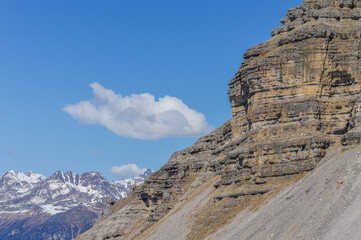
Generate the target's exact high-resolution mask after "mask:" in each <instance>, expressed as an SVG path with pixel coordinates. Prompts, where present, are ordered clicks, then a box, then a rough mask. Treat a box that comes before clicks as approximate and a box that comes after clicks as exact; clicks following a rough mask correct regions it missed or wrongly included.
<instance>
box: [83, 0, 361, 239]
mask: <svg viewBox="0 0 361 240" xmlns="http://www.w3.org/2000/svg"><path fill="white" fill-rule="evenodd" d="M281 23H282V24H283V25H282V26H280V27H279V28H277V29H275V30H273V31H272V38H270V39H269V40H267V41H266V42H264V43H261V44H259V45H257V46H255V47H252V48H250V49H249V50H248V51H247V52H246V53H245V55H244V58H245V60H244V62H243V63H242V65H241V66H240V68H239V70H238V72H237V73H236V74H235V76H234V77H233V78H232V79H231V80H230V81H229V90H228V95H229V99H230V104H231V107H232V118H231V119H230V120H229V121H227V122H226V123H224V125H222V126H221V127H219V128H218V129H216V130H214V131H213V132H211V133H210V134H208V135H207V136H204V137H202V138H200V139H199V140H198V141H197V142H195V143H194V144H193V145H192V146H190V147H189V148H187V149H184V150H182V151H179V152H176V153H174V154H173V155H172V156H171V157H170V159H169V161H168V162H167V163H166V164H165V165H164V166H163V167H162V168H161V169H160V170H158V171H156V172H154V173H152V174H151V175H150V177H149V178H148V179H147V181H145V182H144V183H143V184H142V185H140V186H138V187H136V188H135V189H134V190H133V191H132V194H131V195H130V197H129V199H127V201H126V202H120V203H118V204H114V205H115V207H114V208H113V212H112V213H110V214H108V215H107V216H105V217H104V219H102V221H100V222H98V223H97V225H96V226H95V227H94V228H93V229H92V230H90V231H88V232H86V233H85V234H84V235H83V236H82V237H80V239H92V238H95V239H102V238H105V237H106V238H110V239H119V238H120V239H134V238H137V239H159V238H158V237H159V236H167V237H168V238H172V239H173V238H174V239H177V238H178V239H206V238H208V236H210V235H211V234H212V233H213V232H214V231H216V230H217V229H219V228H221V227H224V225H226V224H227V223H228V222H229V221H232V220H233V218H235V216H236V215H237V214H238V213H239V214H241V213H244V212H242V211H243V210H245V209H248V210H252V209H257V208H258V207H259V206H261V205H262V203H264V202H265V201H267V200H269V199H271V198H273V197H274V196H276V195H277V193H279V192H280V191H281V190H282V189H283V188H284V187H286V186H287V185H289V184H293V183H294V182H296V181H297V180H299V179H300V178H301V177H303V176H304V175H305V174H307V173H308V172H310V171H311V170H313V169H314V168H316V167H317V166H318V164H319V162H320V161H321V160H322V159H324V157H325V156H326V154H327V153H329V152H330V151H331V150H332V149H334V148H336V147H340V148H341V149H342V150H343V151H345V150H347V149H349V148H352V147H353V146H355V144H360V139H361V64H360V63H361V62H360V56H361V48H360V46H361V30H360V29H361V1H360V0H344V1H342V0H305V1H304V2H303V3H302V4H301V5H300V6H298V7H295V8H292V9H290V10H289V11H288V13H287V14H286V17H285V18H283V19H282V20H281ZM185 206H187V207H185ZM195 206H196V207H195ZM161 219H162V221H159V220H161ZM155 223H157V224H155ZM114 226H117V227H116V228H115V227H114ZM169 226H176V227H174V228H172V227H169Z"/></svg>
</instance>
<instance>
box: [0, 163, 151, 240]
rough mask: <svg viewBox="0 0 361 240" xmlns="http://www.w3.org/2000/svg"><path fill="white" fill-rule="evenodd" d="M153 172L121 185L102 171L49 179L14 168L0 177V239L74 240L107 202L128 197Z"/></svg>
mask: <svg viewBox="0 0 361 240" xmlns="http://www.w3.org/2000/svg"><path fill="white" fill-rule="evenodd" d="M151 172H152V171H151V170H150V169H148V170H147V171H145V172H144V173H143V174H142V175H140V176H138V177H135V178H131V179H125V180H120V181H108V180H107V179H106V178H105V177H104V176H103V175H102V174H101V173H99V172H87V173H83V174H82V175H78V174H76V173H72V172H71V171H67V172H61V171H58V172H56V173H54V174H53V175H52V176H50V177H48V178H46V177H44V176H43V175H41V174H37V173H34V172H27V173H22V172H17V171H14V170H11V171H9V172H7V173H5V174H4V175H2V176H0V239H2V240H6V239H12V240H20V239H24V240H25V239H26V240H30V239H36V240H40V239H62V240H63V239H64V240H65V239H72V238H75V237H76V236H78V235H79V234H81V233H82V232H84V231H86V230H88V229H89V228H90V227H92V226H93V225H94V223H95V222H96V220H97V218H98V216H99V215H100V214H101V213H102V211H103V209H104V207H105V203H106V202H107V201H109V200H110V199H113V200H117V199H120V198H124V197H126V196H127V193H128V191H129V190H130V189H131V187H132V186H136V185H139V184H141V183H142V182H143V181H144V180H145V179H146V178H147V177H148V175H150V173H151Z"/></svg>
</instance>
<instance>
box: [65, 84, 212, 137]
mask: <svg viewBox="0 0 361 240" xmlns="http://www.w3.org/2000/svg"><path fill="white" fill-rule="evenodd" d="M90 87H92V88H93V93H94V98H93V99H92V100H90V101H81V102H79V103H76V104H69V105H66V106H65V107H64V108H63V110H64V111H65V112H67V113H68V114H70V115H71V116H72V117H73V118H75V119H77V120H79V121H80V122H82V123H87V124H100V125H102V126H105V127H106V128H108V129H109V130H110V131H112V132H114V133H116V134H117V135H119V136H125V137H132V138H137V139H159V138H165V137H196V136H201V135H204V134H206V133H208V132H209V131H211V130H212V129H213V127H212V126H210V125H209V124H208V123H207V121H206V119H205V117H204V115H203V114H202V113H199V112H197V111H195V110H193V109H191V108H189V107H188V106H187V105H185V104H184V103H183V102H182V100H180V99H178V98H176V97H171V96H165V97H163V98H159V99H158V100H157V101H156V100H155V98H154V96H153V95H151V94H149V93H143V94H132V95H130V96H124V97H123V96H122V95H121V94H116V93H115V92H114V91H112V90H111V89H106V88H104V87H103V86H102V85H100V84H99V83H97V82H96V83H92V84H90Z"/></svg>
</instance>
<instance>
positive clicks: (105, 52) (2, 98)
mask: <svg viewBox="0 0 361 240" xmlns="http://www.w3.org/2000/svg"><path fill="white" fill-rule="evenodd" d="M301 2H302V1H300V0H276V1H269V0H259V1H257V2H255V1H248V0H237V1H235V0H226V1H219V0H218V1H215V0H207V1H206V0H203V1H202V0H197V1H194V0H192V1H191V0H184V1H169V0H163V1H160V0H153V1H146V0H139V1H115V0H108V1H93V0H79V1H66V0H64V1H38V0H34V1H25V0H24V1H18V0H6V1H1V2H0V86H1V87H0V111H1V117H0V163H1V164H0V174H2V173H4V172H6V171H9V170H11V169H15V170H18V171H24V172H26V171H29V170H33V171H35V172H38V173H41V174H44V175H46V176H49V175H50V174H52V173H53V172H55V171H57V170H62V171H66V170H71V171H73V172H78V173H83V172H86V171H101V172H102V173H103V174H104V175H105V176H106V177H108V178H110V179H117V176H115V175H113V174H112V173H111V169H112V167H114V166H118V167H120V166H123V165H127V164H136V165H137V166H138V167H139V168H151V169H158V168H160V167H161V166H162V165H163V164H164V163H166V161H167V160H168V158H169V156H170V155H171V154H172V153H173V152H174V151H176V150H181V149H183V148H185V147H187V146H190V145H191V144H192V143H193V142H194V141H195V140H196V139H197V137H192V132H190V133H189V134H188V135H187V136H185V137H184V136H181V134H179V135H177V133H172V134H168V135H167V134H163V135H162V134H160V135H154V134H155V133H154V131H155V130H154V129H153V128H152V129H153V130H154V131H153V132H152V134H153V135H152V136H158V137H151V139H144V137H140V138H142V139H139V137H138V138H134V136H146V134H150V133H149V132H147V130H146V129H145V130H144V129H143V130H141V131H142V132H141V133H139V134H138V135H135V134H133V132H136V131H137V129H133V128H135V127H134V126H133V127H132V129H131V130H132V133H128V135H127V136H124V134H123V133H122V131H117V130H115V129H118V128H117V126H116V124H117V122H116V121H118V120H119V118H117V117H115V118H114V119H113V121H112V123H111V124H110V125H111V126H109V125H107V126H108V127H107V126H106V123H104V122H101V121H100V120H99V118H96V119H97V120H96V121H98V120H99V121H100V124H87V123H84V119H83V121H82V122H79V121H78V120H79V118H77V117H74V116H75V115H71V114H69V113H67V112H66V111H64V108H65V107H66V106H69V105H72V106H76V104H78V103H79V102H81V101H88V102H89V103H90V104H94V100H92V99H93V98H94V95H93V89H92V87H91V86H90V84H92V83H98V84H99V86H101V87H102V88H103V89H108V90H109V91H112V92H113V93H114V94H115V96H117V98H119V99H122V98H123V97H126V96H131V95H132V94H133V96H135V97H137V96H141V95H140V94H143V93H149V94H150V95H151V96H154V101H155V103H152V104H153V105H154V106H155V105H157V101H158V99H159V98H164V97H165V96H171V97H174V98H176V99H179V100H181V101H182V102H183V104H184V105H185V106H187V107H188V108H189V109H192V110H195V111H196V112H198V113H202V114H203V116H204V117H205V119H206V122H205V123H207V124H209V125H211V126H213V127H218V126H220V125H221V124H223V123H224V122H225V121H226V120H228V119H229V118H230V117H231V109H230V105H229V101H228V96H227V89H228V81H229V80H230V79H231V78H232V77H233V75H234V74H235V73H236V71H237V69H238V67H239V66H240V65H241V63H242V61H243V54H244V52H245V51H246V50H247V49H248V48H250V47H252V46H254V45H257V44H258V43H261V42H263V41H265V40H267V39H268V38H270V33H271V30H272V29H273V28H275V27H277V26H279V25H280V23H279V20H280V19H281V18H282V17H284V16H285V13H286V11H287V10H288V8H291V7H295V6H297V5H299V4H300V3H301ZM92 86H95V85H92ZM109 91H108V92H107V93H109ZM119 94H121V95H119ZM107 96H108V95H107ZM95 98H97V96H96V97H95ZM116 103H117V102H115V103H113V105H112V106H114V104H116ZM106 104H108V102H107V103H105V105H106ZM109 105H110V104H108V105H106V106H109ZM153 105H152V106H153ZM95 107H99V104H98V105H96V106H95ZM76 110H78V112H77V113H79V111H80V110H81V109H79V108H78V109H76ZM119 111H120V110H119ZM140 111H142V110H141V109H140V110H139V112H137V114H142V113H141V112H140ZM173 112H174V111H173ZM175 112H176V111H175ZM94 114H95V115H96V114H97V113H94ZM119 114H123V115H124V114H125V113H124V112H119ZM77 116H78V115H77ZM177 116H178V115H172V117H171V118H167V119H166V120H167V121H168V120H169V119H179V118H178V117H177ZM92 117H97V116H92ZM80 120H81V119H80ZM85 120H87V121H90V120H89V118H87V119H85ZM93 120H94V119H93ZM94 121H95V120H94ZM119 121H120V120H119ZM85 122H86V121H85ZM168 122H169V124H170V126H169V127H170V128H172V125H171V124H172V121H168ZM88 123H89V122H88ZM102 124H103V125H102ZM177 124H178V123H177ZM179 124H182V123H181V121H180V123H179ZM177 126H178V125H177ZM173 127H174V126H173ZM176 128H177V127H174V128H173V130H174V129H176ZM148 129H149V128H148ZM159 131H163V129H160V130H159ZM164 131H166V130H164ZM202 131H203V132H204V129H203V130H202ZM202 131H200V132H202ZM194 133H195V134H196V131H195V130H194ZM198 133H199V132H198ZM193 135H194V134H193ZM145 138H146V137H145Z"/></svg>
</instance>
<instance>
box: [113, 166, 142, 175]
mask: <svg viewBox="0 0 361 240" xmlns="http://www.w3.org/2000/svg"><path fill="white" fill-rule="evenodd" d="M145 171H147V169H146V168H139V167H138V166H137V165H135V164H127V165H123V166H120V167H117V166H114V167H112V169H110V172H111V173H112V174H113V175H115V176H117V177H120V178H133V177H137V176H139V175H141V174H143V173H144V172H145Z"/></svg>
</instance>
